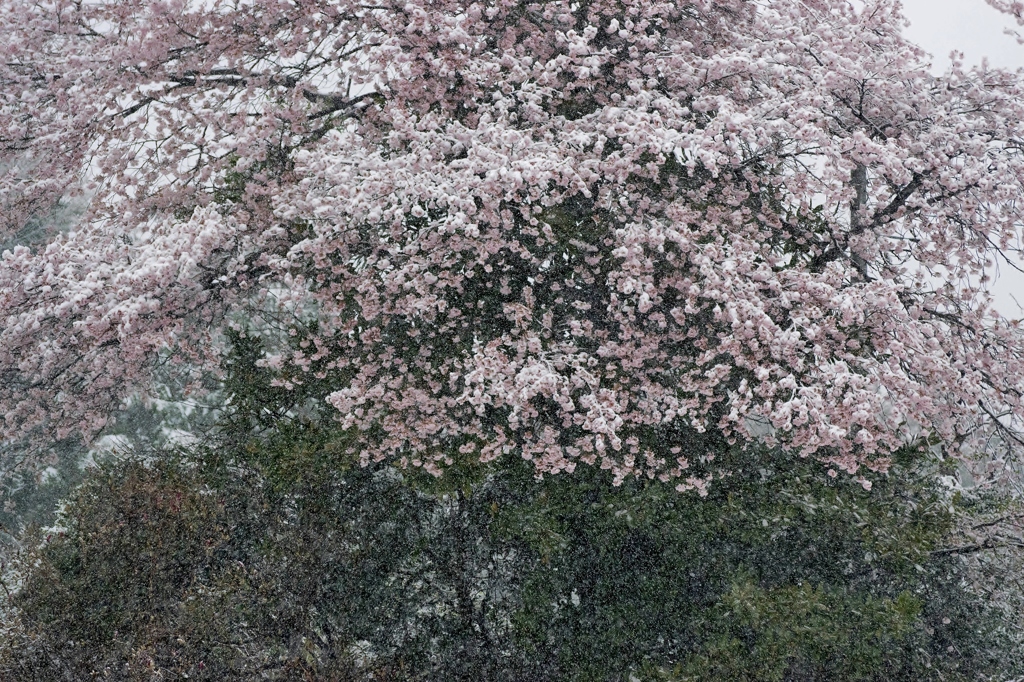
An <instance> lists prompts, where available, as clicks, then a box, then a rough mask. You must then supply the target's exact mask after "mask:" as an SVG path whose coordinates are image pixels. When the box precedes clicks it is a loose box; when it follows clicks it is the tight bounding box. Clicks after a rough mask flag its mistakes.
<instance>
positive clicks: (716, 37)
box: [0, 0, 1024, 488]
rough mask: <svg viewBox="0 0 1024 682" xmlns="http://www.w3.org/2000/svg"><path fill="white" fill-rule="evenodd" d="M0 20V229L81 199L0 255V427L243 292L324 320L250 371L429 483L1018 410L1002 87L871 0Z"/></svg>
mask: <svg viewBox="0 0 1024 682" xmlns="http://www.w3.org/2000/svg"><path fill="white" fill-rule="evenodd" d="M0 8H2V9H0V34H2V36H0V37H2V40H0V44H2V45H5V46H6V47H5V58H4V62H3V65H2V66H0V122H2V123H0V145H2V147H0V149H2V154H3V157H2V161H3V167H2V170H3V177H2V179H0V206H2V207H3V209H2V210H3V228H2V229H3V230H4V231H5V234H4V235H0V239H3V240H6V241H7V242H10V243H14V242H17V241H18V240H17V235H19V234H23V233H24V231H25V229H26V225H29V224H30V223H31V222H32V221H33V220H36V221H38V216H39V215H40V214H41V213H45V212H46V211H48V210H52V208H53V207H54V206H59V205H61V203H62V202H67V201H69V200H70V198H73V197H75V196H81V197H84V199H83V201H85V202H86V203H87V208H86V209H85V211H84V213H83V214H82V215H81V217H80V218H79V219H78V221H77V222H76V223H75V224H74V226H73V227H72V228H71V229H70V230H69V231H64V232H60V231H53V232H51V233H50V234H49V235H47V236H46V237H45V238H43V239H39V240H37V241H36V242H35V243H32V244H19V245H17V246H13V247H12V248H10V249H9V250H8V251H6V252H5V253H4V256H3V258H2V260H0V310H2V313H3V316H4V319H5V324H4V327H3V329H2V331H0V418H2V422H0V424H2V427H0V428H2V429H3V434H4V436H6V437H9V438H14V437H17V436H18V435H22V434H25V433H29V432H31V430H32V429H35V428H39V427H40V426H41V425H45V426H46V427H47V428H51V429H53V430H54V432H55V433H68V432H72V431H75V430H78V431H81V432H83V433H85V434H86V435H88V434H89V433H92V432H95V431H96V430H97V429H98V428H99V427H100V426H101V425H102V423H103V419H104V418H105V416H106V415H108V414H109V413H110V411H111V409H112V408H113V407H114V406H115V405H116V404H117V403H118V402H119V401H120V400H122V399H123V398H124V397H125V396H126V395H128V394H129V393H130V392H131V391H133V390H136V389H137V388H138V387H139V386H141V385H143V384H144V382H145V378H146V372H147V367H148V366H149V363H150V362H152V360H153V358H154V357H156V356H157V355H159V354H160V353H161V352H164V351H165V350H166V349H167V348H175V349H186V350H187V351H188V352H191V356H192V357H193V358H194V359H195V360H196V361H202V359H203V357H204V353H205V355H206V356H208V357H207V360H209V361H213V360H214V359H215V356H216V347H215V346H214V345H213V343H214V341H215V339H216V330H217V329H218V326H219V325H222V324H224V323H225V320H228V319H230V318H231V316H232V315H233V314H235V313H236V312H238V311H244V310H248V309H251V308H252V307H253V306H259V305H261V303H260V302H261V301H265V300H267V299H268V298H272V299H273V300H275V301H276V302H277V303H278V304H279V305H288V306H291V307H292V309H294V310H303V311H305V313H304V314H306V315H307V316H312V317H315V322H316V323H315V325H312V326H306V327H302V329H303V330H305V331H303V334H305V335H306V336H305V337H304V338H303V340H302V344H301V345H300V346H298V349H297V350H296V349H292V350H289V351H288V352H287V353H286V354H271V355H269V356H268V357H267V358H266V361H265V362H266V363H268V364H269V365H271V366H274V367H276V368H278V369H279V371H282V372H285V373H286V374H287V375H288V376H289V377H290V378H289V379H288V382H291V383H292V384H295V383H301V382H303V381H314V380H315V381H327V382H333V383H331V391H330V392H329V397H328V401H329V403H330V405H332V406H333V407H334V408H335V409H336V411H337V415H336V416H337V418H338V419H339V420H340V421H341V422H342V424H343V426H345V427H346V428H349V429H351V431H352V433H353V435H354V438H353V439H352V443H353V447H354V448H357V449H358V452H359V454H360V455H361V456H362V457H363V458H365V459H373V460H383V459H388V460H391V461H395V462H401V463H404V464H412V465H417V466H423V467H426V468H427V469H428V470H431V471H435V472H441V471H443V469H444V467H445V466H446V465H448V464H450V463H451V462H453V461H454V460H456V459H459V458H467V457H468V458H475V459H480V460H483V461H487V460H489V459H493V458H495V457H498V456H500V455H503V454H509V453H511V454H513V455H515V456H521V457H524V458H526V459H529V460H532V461H533V462H534V463H535V465H536V467H537V470H538V472H539V473H547V472H552V473H553V472H558V471H563V470H571V469H573V468H574V467H575V466H577V464H578V463H580V462H583V463H587V464H592V465H596V466H602V467H605V468H610V469H613V470H614V471H615V473H616V474H617V475H618V476H619V477H620V478H622V477H626V476H631V475H649V476H659V477H661V478H663V479H666V480H668V479H678V480H679V481H681V487H694V486H696V487H698V488H699V487H702V486H704V485H706V481H705V480H704V479H702V478H701V477H700V476H696V475H695V472H696V470H697V469H699V467H697V466H696V463H697V462H698V460H699V459H701V458H704V459H705V461H706V456H707V455H708V452H707V447H706V443H708V442H711V441H710V440H709V439H714V438H720V439H722V440H723V442H724V441H735V440H740V441H742V440H745V439H750V438H759V439H767V440H769V441H774V442H778V443H780V444H783V445H785V446H787V447H791V448H795V449H797V450H799V451H801V452H803V453H805V454H807V455H809V456H814V457H817V458H819V459H821V460H823V461H826V462H830V463H834V464H837V465H839V466H841V467H842V468H844V469H846V470H847V471H850V472H856V471H857V470H858V468H859V467H861V466H865V465H866V466H868V467H871V468H875V469H884V468H885V467H886V466H887V455H888V454H889V453H891V452H892V450H893V449H894V448H897V447H899V446H900V445H902V444H903V443H904V442H905V440H906V439H907V437H908V433H910V432H913V433H920V434H923V435H922V437H926V438H928V439H930V440H932V441H936V442H941V443H943V444H944V445H945V446H946V447H947V449H949V450H950V451H955V450H956V449H957V447H958V446H959V443H960V442H961V441H962V440H963V439H964V438H965V437H966V436H967V435H969V434H970V433H971V432H972V431H973V430H974V429H976V428H978V425H979V424H980V423H983V422H984V421H985V420H989V421H990V422H992V420H994V419H995V415H997V414H1000V415H1007V414H1008V415H1011V416H1012V417H1018V418H1019V417H1021V416H1024V401H1022V398H1021V396H1022V390H1024V381H1022V377H1024V341H1022V337H1021V335H1020V332H1019V331H1018V329H1017V327H1016V325H1015V324H1014V323H1012V322H1011V321H1008V320H1007V319H1005V318H1003V317H1001V316H1000V315H998V314H997V313H996V312H995V311H994V310H993V309H992V298H991V282H990V280H989V273H990V272H991V270H992V268H993V266H994V264H995V263H996V261H999V260H1000V259H1007V258H1008V259H1010V260H1011V261H1012V259H1013V258H1014V256H1015V255H1016V254H1018V252H1019V244H1020V238H1021V231H1022V223H1021V212H1020V208H1019V207H1020V204H1021V199H1022V198H1024V154H1022V148H1021V142H1020V141H1021V140H1024V87H1022V81H1021V77H1020V76H1019V75H1017V74H1013V73H1008V72H1004V71H999V70H993V69H983V70H965V69H963V68H962V67H960V66H954V68H953V69H952V70H951V71H950V72H949V73H948V74H946V75H945V76H941V77H936V76H933V75H931V74H930V73H929V70H928V65H927V61H926V57H925V55H924V54H923V53H922V52H921V51H920V50H919V49H918V48H916V47H915V46H914V45H912V44H910V43H909V42H907V41H906V40H905V39H904V38H903V37H902V36H901V30H902V28H903V24H904V23H905V22H904V20H903V19H902V17H901V16H900V14H899V11H898V7H897V3H895V2H892V1H889V0H877V1H871V2H867V3H866V4H865V5H864V6H863V7H855V6H854V5H852V4H850V3H847V2H843V1H839V0H834V1H830V0H805V1H798V0H764V1H762V2H747V1H741V0H726V1H725V2H710V1H705V0H692V1H689V2H652V1H650V0H644V1H642V2H641V1H639V0H621V1H611V0H594V1H591V2H562V1H554V2H512V1H508V0H498V1H494V2H481V3H472V4H468V5H467V4H466V3H461V2H447V1H445V0H434V1H427V0H412V1H409V2H406V1H403V2H395V3H389V2H385V3H376V4H373V5H367V4H362V3H358V2H351V1H349V0H330V1H329V0H296V1H294V2H285V1H283V0H282V1H281V2H259V3H250V2H205V3H199V2H190V1H189V0H177V1H176V2H148V1H142V0H105V1H98V2H95V3H77V2H65V1H63V0H55V1H53V2H50V3H35V4H30V3H27V2H21V1H20V0H4V1H3V3H2V4H0ZM12 240H13V241H12ZM300 326H302V325H301V324H300V323H299V322H296V330H295V331H296V333H298V331H299V327H300ZM309 330H313V331H309ZM993 423H994V422H993ZM1000 423H1003V424H1005V423H1008V422H1007V421H1006V419H1005V417H1004V419H1003V422H1000ZM1005 428H1009V427H1005ZM1009 435H1010V436H1011V437H1012V436H1013V435H1014V434H1012V433H1010V434H1009ZM711 454H713V453H711Z"/></svg>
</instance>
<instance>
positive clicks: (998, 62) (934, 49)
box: [903, 0, 1024, 318]
mask: <svg viewBox="0 0 1024 682" xmlns="http://www.w3.org/2000/svg"><path fill="white" fill-rule="evenodd" d="M903 8H904V13H905V14H906V16H907V18H908V19H909V20H910V27H909V28H908V29H907V32H906V35H907V36H908V37H909V38H910V39H911V40H913V41H914V42H915V43H917V44H918V45H920V46H922V47H923V48H924V49H925V50H927V51H928V52H930V53H931V55H932V59H933V70H934V71H935V72H936V73H942V72H944V71H945V70H946V69H947V68H949V64H950V53H951V52H952V51H954V50H957V51H959V52H962V53H963V55H964V64H965V65H967V66H970V65H972V64H979V63H981V61H982V59H986V58H987V59H988V61H989V63H990V64H991V65H992V66H995V67H1001V68H1010V69H1019V68H1024V45H1021V44H1020V43H1018V42H1017V39H1016V37H1014V36H1012V35H1008V34H1007V33H1006V29H1007V28H1010V29H1012V30H1014V31H1017V32H1020V33H1021V34H1022V35H1024V28H1021V27H1018V26H1016V25H1015V24H1014V22H1013V20H1012V19H1011V18H1010V17H1008V16H1006V15H1003V14H1001V13H1000V12H998V11H996V10H995V9H993V8H992V7H990V6H989V5H988V4H986V3H985V1H984V0H903ZM1021 266H1022V267H1024V264H1021ZM996 305H997V307H998V308H999V311H1000V312H1001V313H1003V314H1004V315H1006V316H1008V317H1010V318H1020V317H1024V310H1022V308H1021V305H1024V273H1020V272H1016V271H1014V269H1013V268H1012V267H1011V266H1009V265H1007V264H1006V263H1000V266H999V273H998V279H997V281H996Z"/></svg>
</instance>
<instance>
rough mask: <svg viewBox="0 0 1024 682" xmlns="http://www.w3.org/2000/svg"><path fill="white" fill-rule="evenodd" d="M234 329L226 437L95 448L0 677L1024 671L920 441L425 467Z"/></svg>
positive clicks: (522, 678)
mask: <svg viewBox="0 0 1024 682" xmlns="http://www.w3.org/2000/svg"><path fill="white" fill-rule="evenodd" d="M233 342H234V351H233V353H232V354H231V356H230V358H229V359H228V362H227V364H226V370H227V372H226V373H227V379H226V383H225V387H226V391H227V394H228V396H229V400H230V404H229V409H228V410H227V411H226V414H225V416H224V418H223V419H222V421H221V424H220V427H219V432H218V435H217V436H216V438H214V439H213V440H212V441H211V442H210V443H208V444H206V445H203V446H195V447H192V448H191V449H187V450H179V451H177V452H176V453H168V452H153V453H152V455H154V456H153V457H150V458H149V459H148V460H142V459H133V460H127V461H123V462H116V461H110V462H107V463H105V464H103V465H102V466H100V467H99V468H98V469H95V470H93V471H92V472H91V473H90V474H89V476H88V478H87V480H86V482H85V483H84V484H83V485H82V486H81V487H79V488H78V489H77V490H76V492H75V493H74V494H73V495H72V496H71V498H70V499H69V500H68V501H67V503H66V506H65V509H64V511H63V513H62V515H61V516H60V518H59V522H60V524H62V525H61V526H58V528H55V529H51V530H48V531H45V533H47V534H48V535H49V537H28V538H25V546H26V547H28V548H29V549H26V550H24V552H23V553H22V556H21V560H20V561H19V562H17V570H16V571H14V572H11V573H10V574H9V575H10V576H13V577H15V578H18V579H19V580H20V585H13V584H12V586H13V587H14V589H13V590H12V599H11V601H10V604H11V606H12V608H9V609H8V610H7V618H8V622H7V623H6V624H5V627H6V629H5V632H6V634H7V635H8V636H7V639H6V641H3V642H2V643H0V680H4V681H6V680H17V681H19V682H20V681H22V680H24V681H26V682H32V681H39V682H43V681H49V680H66V679H67V680H80V679H91V678H94V677H96V678H100V679H112V680H156V679H185V676H186V675H187V676H188V679H192V680H258V679H268V680H275V679H276V680H317V681H342V680H353V681H354V680H367V681H368V680H403V681H405V680H408V681H416V680H423V681H424V682H425V681H427V680H446V681H447V680H452V681H456V682H458V681H462V680H466V681H469V680H474V681H476V680H488V681H490V682H504V681H508V682H534V681H536V682H541V681H545V682H546V681H550V682H556V681H558V682H562V681H565V682H626V681H627V680H631V679H638V680H662V681H670V680H674V681H677V682H678V681H681V680H765V681H769V680H770V681H779V682H781V681H792V682H797V681H799V682H804V681H811V680H822V681H824V680H829V681H831V680H850V681H853V680H858V681H859V680H863V681H870V680H879V681H881V680H907V681H908V682H909V681H911V680H929V679H935V680H976V679H986V677H987V676H990V675H997V674H1003V675H1010V674H1013V673H1017V674H1019V673H1020V672H1021V671H1020V670H1018V669H1016V667H1015V666H1017V665H1018V663H1017V658H1018V657H1016V656H1013V655H1012V654H1011V653H1009V652H1010V651H1011V649H1012V647H1013V642H1012V641H1010V639H1009V637H1008V633H1007V625H1008V623H1007V621H1006V618H1005V614H1004V613H1003V612H1001V611H999V610H998V609H997V608H995V606H996V605H994V604H991V603H989V602H987V601H986V600H985V599H984V598H983V597H982V596H980V594H981V593H980V592H979V591H976V590H973V589H969V585H970V583H971V580H972V577H971V575H970V574H969V572H968V569H967V565H966V564H965V563H964V561H963V560H962V557H961V556H959V555H958V554H956V553H944V554H943V553H940V554H936V553H934V552H933V550H935V549H936V548H939V547H941V546H943V543H945V542H947V541H948V538H949V537H950V534H951V533H952V532H953V531H954V530H955V528H956V524H957V523H958V518H959V517H960V515H961V514H962V513H963V510H962V509H960V510H958V505H961V501H960V499H959V498H958V497H956V496H951V495H950V494H949V492H948V491H947V490H946V489H944V488H943V487H942V486H940V485H939V484H938V480H939V478H938V471H937V470H935V469H934V467H933V465H932V464H931V463H930V462H931V460H930V459H929V457H927V456H926V455H925V454H924V453H922V452H918V451H911V450H907V451H905V452H900V453H895V460H896V464H895V466H894V467H893V469H892V470H891V472H890V473H889V474H888V475H884V476H883V475H877V476H875V477H873V479H872V481H873V484H874V485H873V489H872V490H871V491H870V492H868V491H866V490H864V488H863V487H862V486H861V485H860V484H858V483H857V482H856V481H854V480H852V479H850V478H849V477H847V476H845V475H842V474H841V475H839V476H838V477H836V478H834V479H830V478H828V477H827V476H825V475H824V472H823V471H822V467H821V465H820V464H818V463H816V462H811V461H807V460H803V459H800V458H799V457H796V456H793V455H790V454H787V453H784V452H778V451H772V450H767V449H764V448H755V447H750V448H748V449H741V448H721V451H720V452H719V454H718V456H717V457H716V458H715V462H714V466H715V467H716V468H720V469H721V471H727V472H729V475H728V476H725V477H724V478H721V479H720V480H716V481H715V482H714V483H713V484H712V485H711V487H710V489H709V494H708V495H707V496H706V497H700V496H698V495H697V494H696V493H693V492H690V493H679V492H677V491H676V490H675V489H674V488H673V487H672V485H670V484H665V483H661V482H658V481H649V480H634V479H629V480H627V481H625V482H624V483H623V484H622V485H621V486H617V487H616V486H613V485H612V481H611V477H610V474H608V473H607V472H604V471H600V470H596V469H593V468H589V467H580V468H578V469H577V470H576V471H575V472H574V473H572V474H564V475H558V476H553V477H547V478H544V479H542V480H537V479H536V478H535V477H534V473H533V469H532V467H531V466H530V464H529V463H528V462H523V461H521V460H518V459H516V458H509V459H506V460H504V461H498V462H494V463H492V464H491V465H488V466H482V465H479V464H476V465H473V464H469V463H463V464H456V465H454V466H453V467H452V468H451V469H449V470H448V471H447V472H446V474H445V476H444V477H443V478H441V479H434V478H432V477H430V476H428V475H426V474H423V473H422V472H420V471H418V470H407V471H398V470H396V469H394V468H391V467H389V466H386V465H384V464H371V465H369V466H365V467H364V466H360V465H359V463H358V462H355V461H352V460H351V458H350V456H349V455H346V454H344V453H345V452H347V447H346V445H347V444H348V443H349V439H350V434H348V433H346V432H345V431H343V430H341V429H340V428H338V427H337V426H336V424H334V423H333V422H332V421H331V420H330V419H329V418H328V412H327V410H326V409H325V408H324V407H323V396H324V394H325V392H326V390H327V388H328V387H329V385H330V381H329V380H325V381H322V382H317V381H309V382H306V383H303V384H296V388H293V389H292V390H286V389H284V388H281V387H278V386H276V385H275V384H276V383H277V382H275V380H276V379H278V380H279V379H280V378H281V377H279V376H277V375H275V374H274V373H273V372H272V371H270V370H269V369H267V368H263V367H260V366H259V365H258V362H257V361H258V360H259V359H260V358H261V357H262V354H263V350H262V342H261V341H260V339H258V338H254V337H247V336H245V335H241V334H240V335H237V336H236V337H235V338H234V339H233ZM156 455H159V456H156ZM704 465H706V466H708V469H707V470H710V463H708V462H705V463H704ZM5 584H6V583H5Z"/></svg>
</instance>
